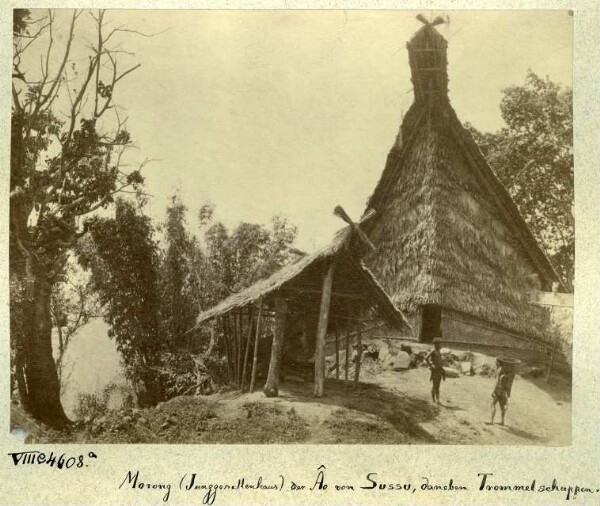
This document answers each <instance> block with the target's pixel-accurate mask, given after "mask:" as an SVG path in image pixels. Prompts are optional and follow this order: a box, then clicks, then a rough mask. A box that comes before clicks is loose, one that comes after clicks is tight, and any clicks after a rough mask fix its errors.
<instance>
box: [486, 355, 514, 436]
mask: <svg viewBox="0 0 600 506" xmlns="http://www.w3.org/2000/svg"><path fill="white" fill-rule="evenodd" d="M496 365H497V366H498V378H497V379H496V385H495V386H494V391H493V392H492V420H491V424H492V425H493V424H494V417H495V416H496V404H499V405H500V413H501V418H500V425H504V417H505V415H506V410H507V409H508V398H509V397H510V387H511V383H512V381H511V380H512V377H511V375H510V374H508V372H507V371H506V369H505V368H504V365H503V364H502V362H501V361H500V360H498V359H496Z"/></svg>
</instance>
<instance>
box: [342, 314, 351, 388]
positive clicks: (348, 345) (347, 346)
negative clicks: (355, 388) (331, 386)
mask: <svg viewBox="0 0 600 506" xmlns="http://www.w3.org/2000/svg"><path fill="white" fill-rule="evenodd" d="M350 333H351V330H350V324H349V323H348V327H347V330H346V370H345V371H344V379H345V380H346V381H348V371H349V370H350Z"/></svg>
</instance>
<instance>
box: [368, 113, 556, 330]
mask: <svg viewBox="0 0 600 506" xmlns="http://www.w3.org/2000/svg"><path fill="white" fill-rule="evenodd" d="M419 109H420V108H419ZM423 111H424V112H422V117H421V120H420V121H415V119H414V116H415V111H414V110H413V111H411V117H410V121H411V122H412V124H413V125H415V126H414V129H413V130H412V131H407V132H406V133H405V134H404V132H403V134H404V135H403V136H404V138H407V137H408V138H409V142H410V145H407V146H406V148H405V149H404V150H403V152H402V153H399V154H398V155H395V154H394V152H392V154H391V156H390V158H389V159H388V167H387V168H386V170H385V171H384V178H385V179H386V181H385V187H384V188H383V190H382V188H381V186H382V185H380V187H379V188H378V189H377V190H376V193H375V194H374V196H375V195H377V192H379V195H382V192H385V193H387V195H385V198H378V199H376V200H375V201H373V199H372V205H374V207H376V209H377V211H378V214H377V216H376V218H375V219H373V221H372V223H370V224H369V227H368V232H369V235H370V237H371V239H372V240H373V242H374V243H375V244H376V245H377V251H375V252H374V253H369V254H368V256H367V257H366V259H365V262H366V264H367V265H368V266H369V267H370V268H371V269H372V270H373V272H374V273H375V275H376V276H377V277H378V278H379V279H380V280H381V282H382V284H383V286H384V288H385V289H386V291H387V292H388V293H389V294H391V296H392V298H393V300H394V302H395V303H396V304H397V305H398V307H399V308H400V309H401V310H403V311H405V312H406V313H414V312H416V311H417V309H418V307H419V306H421V305H424V304H438V305H441V306H442V307H445V308H449V309H454V310H456V311H460V312H462V313H466V314H470V315H473V316H475V317H477V318H480V319H482V320H485V321H488V322H491V323H494V324H496V325H498V326H500V327H502V328H506V329H510V330H512V331H515V332H518V333H522V334H526V335H530V336H535V337H538V338H544V337H547V336H545V330H544V329H545V325H546V322H547V314H546V312H545V311H543V310H540V309H541V308H536V307H534V306H532V305H531V304H530V303H529V295H530V293H531V291H532V290H533V289H535V288H536V287H538V284H537V282H536V277H535V273H536V271H535V268H534V266H533V265H532V264H531V262H530V261H529V260H528V257H527V255H526V254H524V252H523V251H522V248H523V246H522V242H520V241H519V240H518V238H517V237H516V233H517V232H516V231H515V230H514V228H513V227H511V225H510V223H507V222H506V220H505V218H503V216H502V214H501V213H500V211H499V210H498V209H497V208H496V207H495V204H494V203H493V201H492V199H490V198H488V197H489V195H486V193H485V191H484V190H483V189H482V187H481V186H480V183H479V181H478V180H477V178H476V176H475V175H474V172H473V169H472V167H471V166H470V165H469V161H468V160H467V158H466V155H465V153H464V152H463V151H462V149H461V148H460V147H459V145H458V143H457V142H456V140H455V137H454V135H453V134H452V132H451V131H450V126H449V125H450V115H451V112H452V111H451V109H450V108H449V107H448V106H446V105H442V104H440V105H438V106H437V107H436V106H433V107H431V108H423ZM407 130H408V129H407ZM396 156H398V158H395V157H396ZM400 156H401V158H400ZM382 183H383V178H382Z"/></svg>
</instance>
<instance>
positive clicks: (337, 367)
mask: <svg viewBox="0 0 600 506" xmlns="http://www.w3.org/2000/svg"><path fill="white" fill-rule="evenodd" d="M339 326H340V319H339V318H337V319H336V320H335V379H337V380H339V379H340V329H339Z"/></svg>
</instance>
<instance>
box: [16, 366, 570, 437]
mask: <svg viewBox="0 0 600 506" xmlns="http://www.w3.org/2000/svg"><path fill="white" fill-rule="evenodd" d="M365 365H366V367H365V371H364V377H365V381H364V382H362V383H361V384H360V385H359V386H358V388H357V389H356V390H355V389H354V388H353V387H352V384H351V383H348V384H347V383H345V382H344V381H341V380H335V379H328V380H327V381H326V385H325V392H326V395H325V397H323V398H321V399H315V398H314V397H313V396H312V384H311V383H310V382H308V383H305V382H302V381H296V380H293V379H288V380H287V381H286V382H284V383H283V384H282V388H281V390H280V397H279V398H272V399H267V398H266V397H265V396H264V395H263V393H262V392H261V391H257V392H254V393H252V394H241V393H239V392H224V393H219V394H215V395H211V396H204V397H191V396H189V397H178V398H175V399H172V400H171V401H168V402H165V403H162V404H160V405H158V406H157V407H155V408H152V409H144V410H136V409H134V410H121V411H112V412H109V413H108V414H107V415H105V416H103V417H101V418H97V419H95V420H91V421H88V422H87V423H85V424H79V425H78V426H76V427H75V428H74V429H73V430H72V431H70V432H68V433H57V432H54V431H50V430H38V429H37V428H36V426H35V425H31V424H30V425H29V429H30V430H29V431H30V432H31V433H32V435H33V440H34V441H38V442H47V441H56V442H71V441H76V442H99V443H102V442H106V443H196V444H214V443H247V444H260V443H309V444H323V443H335V444H352V443H359V444H360V443H362V444H492V445H495V444H507V445H551V446H564V445H569V444H570V440H571V397H570V386H569V385H568V384H567V383H566V382H565V381H560V379H559V378H554V380H553V381H552V382H551V383H550V384H549V385H548V384H547V383H546V382H545V381H544V380H543V379H525V378H522V377H520V376H517V377H516V378H515V381H514V385H513V389H512V396H511V399H510V405H509V410H508V413H507V417H506V425H505V426H504V427H502V426H500V425H498V424H495V425H489V424H488V423H487V422H489V416H490V401H491V397H490V394H491V392H492V389H493V386H494V379H493V378H491V377H487V376H480V375H474V376H459V377H457V378H448V379H447V380H446V381H445V382H444V383H442V389H441V400H442V406H436V405H434V404H433V403H432V402H431V400H430V393H429V392H430V388H431V386H430V385H431V384H430V383H429V372H428V370H427V369H426V368H423V367H418V368H414V369H406V370H404V371H393V370H389V369H384V368H382V367H380V366H379V365H378V364H376V363H373V364H371V365H370V366H369V364H365ZM24 420H25V418H24V414H23V413H22V411H21V410H19V409H18V407H15V409H13V426H21V427H23V426H24V423H25V422H24Z"/></svg>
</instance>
